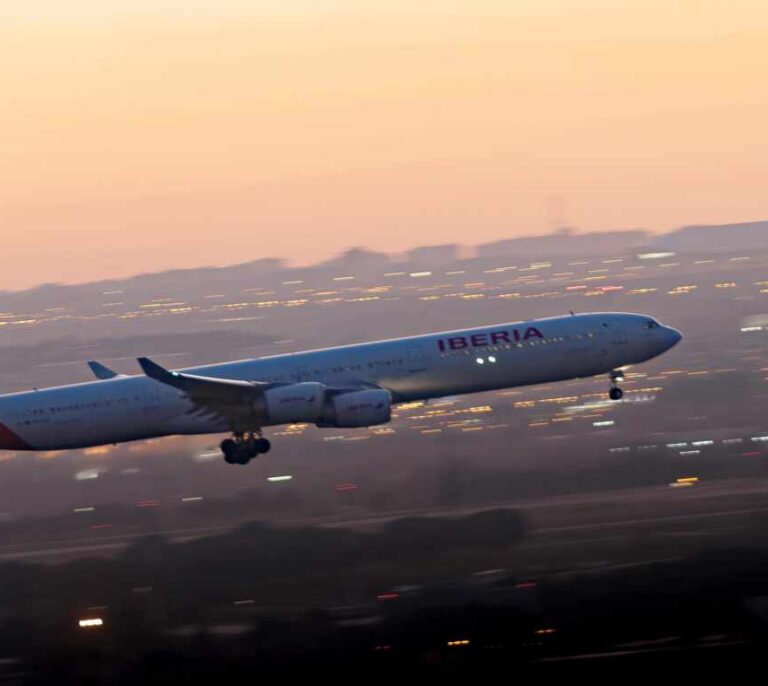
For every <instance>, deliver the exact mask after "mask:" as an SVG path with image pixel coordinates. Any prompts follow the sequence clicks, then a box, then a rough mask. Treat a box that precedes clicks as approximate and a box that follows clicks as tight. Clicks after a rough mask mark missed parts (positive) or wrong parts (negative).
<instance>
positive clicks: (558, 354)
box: [0, 313, 681, 450]
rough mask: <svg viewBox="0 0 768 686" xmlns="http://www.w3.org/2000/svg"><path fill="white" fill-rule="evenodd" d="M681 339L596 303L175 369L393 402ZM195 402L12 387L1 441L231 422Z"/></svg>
mask: <svg viewBox="0 0 768 686" xmlns="http://www.w3.org/2000/svg"><path fill="white" fill-rule="evenodd" d="M680 338H681V336H680V334H679V333H678V332H677V331H675V330H674V329H671V328H669V327H666V326H662V325H659V324H658V323H657V322H655V320H653V319H652V318H650V317H646V316H643V315H636V314H625V313H597V314H583V315H570V316H565V317H555V318H550V319H538V320H532V321H528V322H516V323H511V324H500V325H495V326H487V327H479V328H473V329H463V330H460V331H451V332H445V333H435V334H428V335H423V336H413V337H409V338H399V339H392V340H385V341H377V342H372V343H362V344H357V345H347V346H342V347H337V348H326V349H323V350H312V351H308V352H300V353H291V354H286V355H276V356H273V357H264V358H258V359H253V360H243V361H238V362H229V363H225V364H216V365H207V366H204V367H195V368H190V369H186V370H182V371H184V372H187V373H191V374H195V375H200V376H205V377H215V378H219V379H236V380H244V381H260V382H275V383H298V382H304V381H317V382H322V383H323V384H328V385H329V386H333V387H336V388H344V387H345V386H350V387H359V386H360V384H372V385H376V386H380V387H382V388H385V389H387V390H389V391H390V393H391V396H392V400H393V402H395V403H398V402H404V401H410V400H426V399H429V398H436V397H440V396H446V395H457V394H463V393H475V392H479V391H490V390H494V389H499V388H508V387H513V386H524V385H530V384H538V383H547V382H552V381H562V380H567V379H573V378H579V377H588V376H594V375H597V374H603V373H608V372H609V371H611V370H613V369H617V368H620V367H624V366H627V365H631V364H636V363H640V362H644V361H646V360H649V359H651V358H653V357H656V356H657V355H660V354H661V353H663V352H665V351H666V350H668V349H669V348H671V347H672V346H673V345H675V344H676V343H677V342H678V341H679V340H680ZM197 409H198V408H197V407H196V406H195V405H194V404H193V403H192V401H191V400H189V399H188V398H187V397H186V395H185V394H184V393H183V392H182V391H180V390H178V389H176V388H173V387H171V386H168V385H166V384H163V383H160V382H158V381H156V380H154V379H152V378H149V377H147V376H144V375H139V376H119V377H116V378H113V379H108V380H102V381H93V382H90V383H81V384H75V385H70V386H59V387H55V388H48V389H43V390H36V391H28V392H23V393H13V394H9V395H5V396H0V448H3V449H16V450H59V449H68V448H82V447H87V446H94V445H102V444H108V443H120V442H123V441H132V440H137V439H144V438H152V437H158V436H167V435H172V434H205V433H219V432H224V431H228V430H229V427H228V426H227V423H226V422H225V421H224V420H223V419H222V418H221V417H219V416H216V415H211V414H206V413H201V412H198V411H197ZM269 424H270V422H269V421H265V422H264V423H263V424H262V426H264V425H269ZM256 428H257V427H254V429H256ZM258 428H261V426H260V427H258Z"/></svg>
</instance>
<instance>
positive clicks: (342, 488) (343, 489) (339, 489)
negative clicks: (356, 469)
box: [333, 484, 357, 493]
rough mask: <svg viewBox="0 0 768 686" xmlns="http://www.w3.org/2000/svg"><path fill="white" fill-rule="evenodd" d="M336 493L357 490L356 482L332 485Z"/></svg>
mask: <svg viewBox="0 0 768 686" xmlns="http://www.w3.org/2000/svg"><path fill="white" fill-rule="evenodd" d="M333 490H334V491H335V492H336V493H348V492H350V491H356V490H357V484H337V485H336V486H334V487H333Z"/></svg>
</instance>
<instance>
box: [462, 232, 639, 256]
mask: <svg viewBox="0 0 768 686" xmlns="http://www.w3.org/2000/svg"><path fill="white" fill-rule="evenodd" d="M647 239H648V232H647V231H641V230H634V231H606V232H594V233H574V232H573V231H572V230H571V229H567V228H565V229H560V230H559V231H557V232H555V233H552V234H547V235H543V236H525V237H523V238H510V239H507V240H503V241H496V242H494V243H485V244H483V245H479V246H477V256H478V257H481V258H493V257H502V256H504V257H520V258H547V257H586V256H591V255H614V254H618V253H622V252H626V251H627V250H630V249H632V248H634V247H635V246H638V245H643V244H645V243H646V242H647Z"/></svg>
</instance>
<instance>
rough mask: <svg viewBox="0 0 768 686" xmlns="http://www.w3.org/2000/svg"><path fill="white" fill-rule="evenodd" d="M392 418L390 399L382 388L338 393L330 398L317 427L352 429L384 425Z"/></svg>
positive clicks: (387, 392)
mask: <svg viewBox="0 0 768 686" xmlns="http://www.w3.org/2000/svg"><path fill="white" fill-rule="evenodd" d="M391 416H392V397H391V396H390V394H389V391H387V390H384V389H383V388H372V389H370V390H364V391H350V392H349V393H339V394H338V395H334V396H333V397H332V398H330V401H329V402H328V404H327V405H326V408H325V412H324V414H323V419H322V422H319V423H318V426H334V427H339V428H342V429H352V428H356V427H360V426H374V425H375V424H386V423H387V422H388V421H389V420H390V418H391Z"/></svg>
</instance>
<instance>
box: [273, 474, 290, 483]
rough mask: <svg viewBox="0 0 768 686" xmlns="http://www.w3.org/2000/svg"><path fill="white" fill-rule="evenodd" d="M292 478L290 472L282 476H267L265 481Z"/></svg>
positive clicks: (288, 479)
mask: <svg viewBox="0 0 768 686" xmlns="http://www.w3.org/2000/svg"><path fill="white" fill-rule="evenodd" d="M291 479H293V477H292V476H291V475H290V474H284V475H283V476H269V477H267V481H272V482H275V481H290V480H291Z"/></svg>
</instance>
